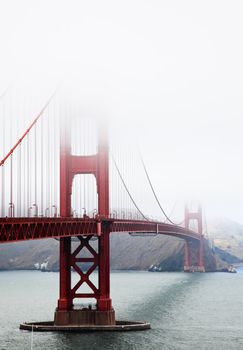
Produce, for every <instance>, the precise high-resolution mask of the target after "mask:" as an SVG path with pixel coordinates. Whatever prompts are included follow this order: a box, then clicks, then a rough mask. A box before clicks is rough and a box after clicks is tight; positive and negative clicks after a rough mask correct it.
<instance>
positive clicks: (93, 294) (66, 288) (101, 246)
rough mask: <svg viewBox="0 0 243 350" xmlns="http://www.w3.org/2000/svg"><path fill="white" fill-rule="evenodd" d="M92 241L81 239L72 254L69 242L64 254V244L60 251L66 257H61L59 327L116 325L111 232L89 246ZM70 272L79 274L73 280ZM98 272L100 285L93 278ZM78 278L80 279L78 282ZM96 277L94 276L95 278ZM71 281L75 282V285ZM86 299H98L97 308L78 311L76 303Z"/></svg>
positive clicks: (56, 315)
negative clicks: (110, 244)
mask: <svg viewBox="0 0 243 350" xmlns="http://www.w3.org/2000/svg"><path fill="white" fill-rule="evenodd" d="M91 237H92V236H87V237H83V236H79V237H78V239H79V244H78V246H77V244H76V242H73V243H72V244H73V245H75V247H74V250H73V251H72V249H71V245H69V242H68V243H67V244H66V245H65V246H64V250H63V248H62V246H63V245H64V244H63V242H62V243H61V251H62V252H64V253H66V256H65V258H63V257H61V265H60V298H59V300H58V307H57V310H56V312H55V317H54V324H55V325H56V326H68V325H69V326H71V325H93V326H96V325H115V323H116V321H115V312H114V310H113V308H112V303H111V298H110V259H109V231H108V230H107V231H106V232H104V233H103V234H102V236H100V237H99V238H98V242H97V241H94V242H93V244H91V242H90V240H91ZM84 250H85V251H86V252H85V253H84ZM87 254H88V257H87ZM71 268H72V269H73V270H74V271H75V272H76V274H74V273H73V274H72V275H73V276H71ZM96 269H98V285H96V284H95V282H94V280H93V279H92V280H91V278H90V277H91V276H92V273H95V270H96ZM75 275H76V276H78V277H79V279H78V281H77V280H76V276H75ZM96 276H97V274H96ZM96 276H95V275H93V277H94V278H95V277H96ZM71 277H73V279H74V278H75V281H74V282H75V283H74V284H73V283H72V281H71V280H72V278H71ZM83 287H84V289H83ZM88 289H89V290H88ZM87 298H93V299H96V304H95V305H92V304H89V305H82V306H81V305H79V306H78V308H77V306H76V307H75V305H74V303H73V301H74V299H79V300H80V301H85V299H87Z"/></svg>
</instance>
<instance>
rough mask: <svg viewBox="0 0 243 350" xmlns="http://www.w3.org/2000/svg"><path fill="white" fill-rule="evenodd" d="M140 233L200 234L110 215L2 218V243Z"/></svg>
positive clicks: (186, 236)
mask: <svg viewBox="0 0 243 350" xmlns="http://www.w3.org/2000/svg"><path fill="white" fill-rule="evenodd" d="M107 229H109V231H110V232H112V233H116V232H124V233H126V232H129V233H139V234H150V233H151V234H154V233H157V234H163V235H167V236H173V237H178V238H181V239H185V240H193V241H195V240H196V241H199V240H200V235H199V234H198V233H196V232H194V231H191V230H188V229H187V228H184V227H182V226H176V225H171V224H166V223H162V222H157V221H141V220H126V219H122V220H120V219H110V218H102V219H101V218H100V219H97V218H94V219H92V218H85V219H84V218H70V217H58V218H49V217H38V218H37V217H31V218H30V217H28V218H17V217H15V218H0V243H10V242H18V241H26V240H35V239H44V238H58V237H68V236H80V235H82V236H90V235H98V236H99V235H100V234H101V233H102V232H103V231H104V230H107Z"/></svg>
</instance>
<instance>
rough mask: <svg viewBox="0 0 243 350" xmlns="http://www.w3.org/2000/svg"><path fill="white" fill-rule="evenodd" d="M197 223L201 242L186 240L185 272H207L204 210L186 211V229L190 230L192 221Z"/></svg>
mask: <svg viewBox="0 0 243 350" xmlns="http://www.w3.org/2000/svg"><path fill="white" fill-rule="evenodd" d="M191 220H195V221H197V225H198V234H199V240H186V241H185V246H184V271H185V272H205V264H204V238H203V234H202V208H201V207H199V208H198V211H197V212H193V213H191V212H189V211H188V208H187V207H186V209H185V227H186V228H187V229H188V230H189V226H190V221H191Z"/></svg>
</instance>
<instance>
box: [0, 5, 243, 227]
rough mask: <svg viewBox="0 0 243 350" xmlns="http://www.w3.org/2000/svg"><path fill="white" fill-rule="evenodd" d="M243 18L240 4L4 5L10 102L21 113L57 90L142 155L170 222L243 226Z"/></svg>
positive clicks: (0, 11) (1, 24)
mask: <svg viewBox="0 0 243 350" xmlns="http://www.w3.org/2000/svg"><path fill="white" fill-rule="evenodd" d="M242 10H243V4H242V2H241V1H233V2H232V1H215V0H210V1H203V2H202V1H195V0H194V1H180V0H178V1H169V0H168V1H159V0H157V1H156V0H149V1H148V0H147V1H144V0H139V1H135V0H129V1H107V0H104V1H98V0H94V1H72V0H71V1H55V0H53V1H45V0H44V1H43V0H42V1H33V0H31V1H30V0H29V1H26V0H22V1H17V0H8V1H4V0H1V1H0V43H1V56H0V76H1V81H0V94H1V93H2V92H3V91H4V90H5V89H6V87H8V86H9V85H10V86H14V87H15V90H14V91H15V93H14V94H13V97H12V103H13V104H14V103H15V100H17V99H18V100H19V99H20V97H21V96H22V95H24V96H25V103H26V104H27V103H28V96H29V99H30V101H31V99H32V100H33V97H36V96H38V98H39V100H40V101H42V100H43V101H45V100H46V99H47V98H48V96H49V95H50V93H51V91H53V90H54V89H55V87H56V86H57V85H58V86H59V89H60V90H61V91H62V96H64V97H65V99H66V100H69V101H73V100H78V101H79V104H80V106H81V110H82V112H83V114H84V115H85V116H89V115H90V116H91V115H92V116H97V117H102V118H107V119H108V120H110V125H111V127H110V129H111V130H116V131H114V132H118V131H119V133H120V139H122V141H123V142H124V143H126V142H127V140H129V145H130V146H131V147H137V146H138V147H139V148H140V149H141V152H142V154H143V158H144V161H145V163H146V166H147V169H148V171H149V173H150V176H151V179H152V182H153V184H154V187H155V189H156V191H157V193H158V196H159V198H160V200H161V202H162V204H164V206H165V209H166V211H167V212H170V210H171V208H172V206H173V203H174V202H177V203H179V204H178V205H179V208H178V214H176V215H178V217H179V216H181V215H182V210H183V205H184V203H185V202H189V203H191V202H192V203H198V202H201V203H202V204H203V207H204V208H205V211H206V214H207V216H208V217H215V216H222V217H228V218H231V219H232V220H237V221H239V222H240V223H242V224H243V216H242V213H243V189H242V179H243V162H242V160H243V138H242V126H243V118H242V116H243V104H242V92H243V84H242V81H243V68H242V62H243V46H242V33H243V22H242ZM37 109H38V108H37ZM16 118H17V119H20V118H22V117H21V114H20V115H19V116H17V114H16ZM30 119H31V116H30ZM142 185H143V184H141V186H142ZM154 206H156V204H155V203H154ZM156 210H157V209H156ZM180 212H181V215H180V214H179V213H180Z"/></svg>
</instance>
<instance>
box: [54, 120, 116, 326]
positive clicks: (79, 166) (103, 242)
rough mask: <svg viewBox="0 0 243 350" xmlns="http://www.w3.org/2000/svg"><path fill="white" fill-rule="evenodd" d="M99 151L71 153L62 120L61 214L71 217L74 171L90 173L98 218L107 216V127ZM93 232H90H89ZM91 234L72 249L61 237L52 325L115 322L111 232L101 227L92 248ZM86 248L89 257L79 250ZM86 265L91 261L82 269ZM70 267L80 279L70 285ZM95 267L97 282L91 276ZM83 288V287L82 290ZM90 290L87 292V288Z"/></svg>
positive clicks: (76, 172)
mask: <svg viewBox="0 0 243 350" xmlns="http://www.w3.org/2000/svg"><path fill="white" fill-rule="evenodd" d="M99 131H100V132H99V139H98V152H97V154H94V155H91V156H73V155H72V154H71V134H70V133H71V131H70V121H68V120H64V121H63V124H62V128H61V132H62V135H61V158H60V214H61V216H62V217H70V216H71V195H72V182H73V178H74V176H75V175H77V174H93V175H94V176H95V178H96V182H97V193H98V217H102V218H108V217H109V152H108V141H107V135H106V130H104V129H102V131H101V130H99ZM90 233H92V232H89V234H90ZM91 237H92V236H90V235H89V236H86V237H85V236H79V237H78V239H79V245H78V246H76V247H75V248H74V250H73V251H72V244H71V238H61V240H60V297H59V300H58V307H57V310H56V312H55V319H54V324H55V325H57V326H60V325H61V326H63V325H66V326H67V325H77V324H78V325H84V324H85V325H87V324H89V325H114V324H115V312H114V310H113V308H112V303H111V298H110V231H109V227H102V228H101V232H100V233H99V236H96V238H97V239H98V244H97V247H96V249H95V244H91V241H90V239H91ZM96 243H97V242H96ZM84 250H86V254H87V251H88V254H89V255H90V256H89V257H86V256H85V255H83V254H82V253H83V252H84ZM85 264H86V266H87V264H91V266H89V267H88V268H87V267H86V268H85ZM71 269H72V270H73V271H75V272H76V273H77V274H78V277H79V280H78V282H77V283H76V284H75V285H73V284H72V274H71ZM95 270H98V285H95V283H94V282H93V281H91V279H90V276H91V275H92V273H93V272H94V271H95ZM83 288H84V290H83ZM85 288H86V289H87V288H88V289H89V291H88V292H87V291H86V289H85ZM87 298H88V299H89V298H93V299H96V305H91V304H90V305H86V306H79V309H76V308H75V306H74V302H73V301H74V299H79V300H81V301H84V300H85V299H87Z"/></svg>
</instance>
